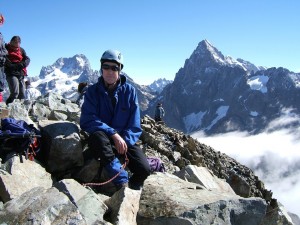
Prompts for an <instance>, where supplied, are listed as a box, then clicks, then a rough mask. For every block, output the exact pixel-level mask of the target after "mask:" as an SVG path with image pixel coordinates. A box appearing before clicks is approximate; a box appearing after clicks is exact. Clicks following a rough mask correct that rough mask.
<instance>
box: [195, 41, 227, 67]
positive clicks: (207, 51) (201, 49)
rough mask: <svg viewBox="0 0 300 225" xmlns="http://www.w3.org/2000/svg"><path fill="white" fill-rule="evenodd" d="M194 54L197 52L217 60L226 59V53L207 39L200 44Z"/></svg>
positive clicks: (204, 56)
mask: <svg viewBox="0 0 300 225" xmlns="http://www.w3.org/2000/svg"><path fill="white" fill-rule="evenodd" d="M193 54H197V55H199V56H200V57H201V58H210V59H213V61H216V62H223V61H224V60H225V57H224V55H223V54H222V53H221V52H220V51H219V50H218V49H216V48H215V47H214V46H213V45H212V44H211V43H210V42H209V41H208V40H206V39H204V40H203V41H201V42H200V43H199V44H198V46H197V48H196V50H195V51H194V53H193Z"/></svg>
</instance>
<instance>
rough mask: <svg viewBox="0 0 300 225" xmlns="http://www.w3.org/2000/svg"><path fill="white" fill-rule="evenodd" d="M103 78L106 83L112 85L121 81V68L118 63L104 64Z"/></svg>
mask: <svg viewBox="0 0 300 225" xmlns="http://www.w3.org/2000/svg"><path fill="white" fill-rule="evenodd" d="M101 69H102V76H103V79H104V81H105V83H107V84H109V85H112V84H114V83H116V82H117V80H118V79H119V72H120V69H121V68H120V67H119V65H118V64H117V63H113V62H104V63H103V64H102V67H101Z"/></svg>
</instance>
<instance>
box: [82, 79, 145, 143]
mask: <svg viewBox="0 0 300 225" xmlns="http://www.w3.org/2000/svg"><path fill="white" fill-rule="evenodd" d="M103 82H104V81H103V78H102V77H100V78H99V79H98V82H97V83H96V84H93V85H91V86H89V88H88V89H87V91H86V92H85V95H84V102H83V104H82V107H81V117H80V127H81V129H83V130H84V131H86V132H88V133H90V134H92V133H94V132H96V131H103V132H104V133H105V134H106V135H107V136H109V137H110V136H111V135H113V134H115V133H116V132H118V134H119V135H120V136H121V137H122V138H123V139H124V140H125V142H126V144H127V145H128V146H133V145H134V144H135V143H136V142H137V141H138V139H139V137H140V135H141V134H142V129H141V121H140V109H139V104H138V99H137V93H136V90H135V88H134V87H133V86H132V85H131V84H129V83H127V82H126V77H125V76H124V75H120V83H119V84H118V87H117V88H116V90H115V91H114V93H113V98H115V99H114V100H115V102H116V104H115V107H113V103H112V98H111V97H110V96H109V93H108V92H107V90H106V89H105V87H104V83H103Z"/></svg>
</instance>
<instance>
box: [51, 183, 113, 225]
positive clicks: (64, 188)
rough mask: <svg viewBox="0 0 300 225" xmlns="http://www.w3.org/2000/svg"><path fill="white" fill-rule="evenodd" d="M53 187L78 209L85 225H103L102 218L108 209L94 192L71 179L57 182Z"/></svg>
mask: <svg viewBox="0 0 300 225" xmlns="http://www.w3.org/2000/svg"><path fill="white" fill-rule="evenodd" d="M54 187H56V188H57V189H58V190H59V191H61V192H63V193H64V194H66V195H67V196H68V197H69V199H70V201H71V202H72V203H73V204H74V205H76V206H77V207H78V210H79V211H80V213H81V214H82V215H83V216H84V218H85V220H86V221H87V224H98V223H97V222H102V223H103V224H104V222H105V221H103V216H104V214H105V213H106V211H107V209H108V207H107V206H106V205H105V204H104V203H103V201H102V200H101V198H100V197H99V196H98V195H97V194H96V193H95V192H94V191H92V190H91V189H87V188H85V187H83V186H82V185H81V184H79V183H78V182H76V181H75V180H73V179H65V180H62V181H59V182H57V183H55V184H54Z"/></svg>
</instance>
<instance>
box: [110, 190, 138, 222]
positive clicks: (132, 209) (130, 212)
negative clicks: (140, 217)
mask: <svg viewBox="0 0 300 225" xmlns="http://www.w3.org/2000/svg"><path fill="white" fill-rule="evenodd" d="M140 195H141V191H136V190H131V189H129V188H126V187H125V188H122V189H120V190H119V191H118V192H116V193H115V194H114V195H113V196H112V197H111V198H109V199H107V200H106V201H105V204H106V205H107V206H108V207H109V209H110V213H109V217H110V220H111V222H112V223H113V224H115V225H117V224H118V225H136V224H137V223H136V216H137V212H138V210H139V200H140Z"/></svg>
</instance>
